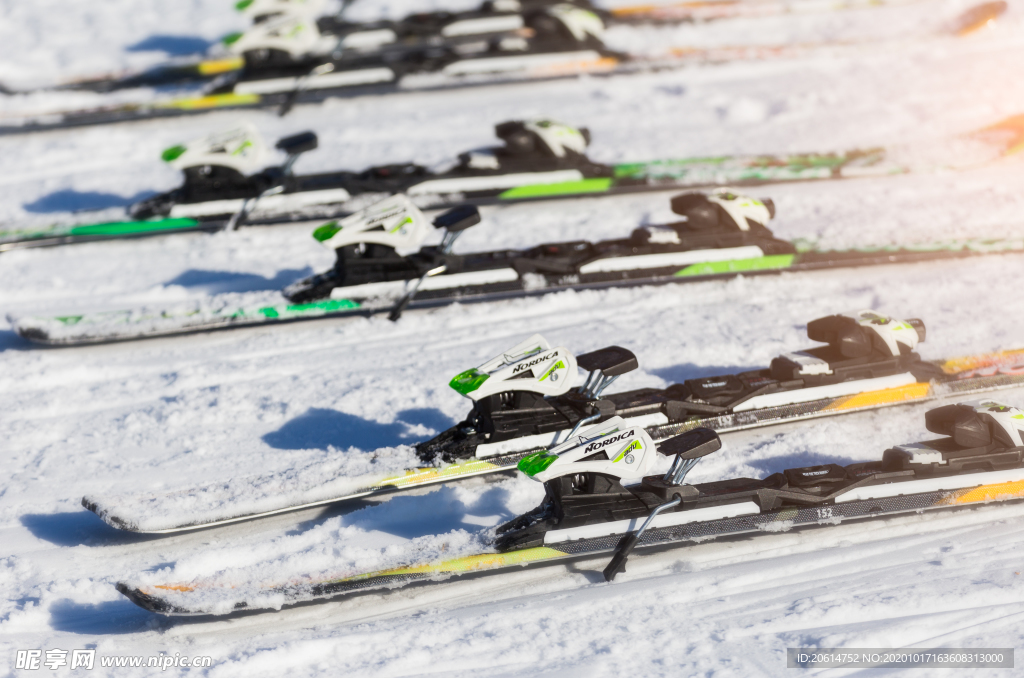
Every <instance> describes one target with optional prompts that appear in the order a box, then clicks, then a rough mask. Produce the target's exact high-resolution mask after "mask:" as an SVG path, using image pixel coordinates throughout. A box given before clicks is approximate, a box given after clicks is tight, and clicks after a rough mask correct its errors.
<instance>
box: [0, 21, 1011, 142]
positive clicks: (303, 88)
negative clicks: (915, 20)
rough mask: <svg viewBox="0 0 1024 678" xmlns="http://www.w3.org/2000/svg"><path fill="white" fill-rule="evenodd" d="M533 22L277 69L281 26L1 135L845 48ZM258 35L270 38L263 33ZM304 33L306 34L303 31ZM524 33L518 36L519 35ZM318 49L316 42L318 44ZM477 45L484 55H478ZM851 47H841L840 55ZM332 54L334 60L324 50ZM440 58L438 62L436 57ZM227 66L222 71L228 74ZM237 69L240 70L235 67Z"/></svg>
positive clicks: (16, 123) (5, 125) (283, 48)
mask: <svg viewBox="0 0 1024 678" xmlns="http://www.w3.org/2000/svg"><path fill="white" fill-rule="evenodd" d="M1005 10H1006V4H1005V3H1004V2H1001V1H997V2H987V3H984V4H982V5H979V6H977V7H974V8H972V9H971V10H969V11H968V12H967V13H965V14H964V15H962V16H961V17H959V18H958V19H957V20H956V21H954V22H953V24H952V26H951V27H950V29H949V31H948V32H949V33H952V34H953V35H966V34H970V33H973V32H975V31H976V30H978V29H979V28H981V27H984V26H988V25H990V24H992V23H993V22H994V21H995V20H996V19H997V18H998V17H999V16H1001V15H1002V14H1003V13H1004V12H1005ZM537 16H538V17H539V18H538V19H537V21H535V22H534V23H532V24H530V25H528V26H527V25H525V24H524V28H525V29H528V30H527V32H526V33H523V35H525V36H528V37H521V36H516V37H500V36H498V37H493V38H492V39H489V40H483V41H480V40H474V41H470V42H469V43H467V45H471V46H473V49H483V51H480V52H478V53H476V52H474V53H460V52H459V50H458V49H456V48H446V49H440V50H439V49H438V48H435V47H433V46H430V45H426V46H424V47H419V48H414V49H411V50H399V52H398V53H397V54H393V55H390V56H389V55H387V54H386V53H385V54H371V55H368V56H362V55H356V56H354V57H347V56H345V57H343V56H340V55H338V54H337V53H335V52H332V53H330V54H307V51H308V50H307V48H310V49H311V46H310V45H306V46H305V47H304V48H303V49H300V50H299V52H298V55H300V56H301V58H300V59H299V60H298V61H292V60H291V57H289V60H287V63H286V64H284V65H279V64H278V61H277V59H278V57H279V56H280V55H281V54H289V55H290V54H291V52H290V51H289V50H291V47H289V46H287V45H281V44H277V42H274V40H277V41H280V39H283V38H284V36H292V35H296V36H305V35H308V34H310V33H312V32H314V30H315V28H314V25H313V24H309V22H308V20H306V19H305V18H303V17H300V16H285V17H283V18H282V19H281V21H284V22H285V23H287V22H298V23H299V24H301V26H290V25H282V26H281V27H279V29H277V33H279V34H280V35H276V37H275V38H274V40H272V41H271V43H272V44H271V46H264V47H261V48H258V49H256V48H254V49H253V50H251V51H250V52H248V53H247V54H258V55H262V56H260V59H264V60H269V61H268V62H267V64H264V65H263V66H261V67H260V68H258V69H257V68H256V67H255V65H254V64H253V63H252V60H253V58H255V57H248V56H247V57H246V59H245V66H244V67H243V68H241V70H233V71H232V70H230V68H229V67H230V66H231V65H232V63H227V62H224V61H215V62H212V63H211V64H210V65H208V66H207V69H208V70H209V71H210V72H211V74H212V73H214V72H217V71H218V70H226V71H229V72H225V73H222V74H221V76H220V77H221V78H222V79H223V80H221V81H216V80H215V81H214V82H213V83H211V85H210V87H209V88H208V89H207V90H206V91H204V92H203V93H201V94H200V95H198V96H196V95H190V96H184V97H177V98H169V99H159V98H157V99H147V100H145V101H140V102H135V103H132V102H129V103H120V104H115V105H110V106H100V107H96V108H87V109H81V110H65V111H45V112H39V113H38V114H28V115H19V116H17V117H16V118H15V119H10V118H8V122H2V121H0V134H19V133H25V132H31V131H39V130H52V129H66V128H73V127H80V126H87V125H97V124H110V123H115V122H124V121H132V120H146V119H154V118H164V117H174V116H181V115H187V114H196V113H202V112H206V111H210V110H226V109H230V110H236V109H237V110H242V109H258V108H272V109H277V110H278V111H279V112H280V113H282V114H283V113H285V112H287V111H288V110H290V109H291V108H292V107H293V106H294V105H297V104H302V103H318V102H320V101H323V100H324V99H326V98H331V97H343V96H359V95H364V94H373V95H379V94H384V93H392V92H403V91H433V90H444V89H452V88H457V87H465V86H476V85H493V84H502V83H514V82H524V81H539V80H547V79H555V78H565V77H574V76H578V75H581V74H593V75H614V74H629V73H635V72H640V71H649V70H652V69H664V68H680V67H685V66H689V65H695V64H697V65H701V64H708V63H722V62H729V61H735V60H741V59H742V60H745V59H766V58H779V57H783V58H785V57H791V56H800V55H803V54H806V53H807V52H808V51H809V50H820V49H825V48H834V47H844V46H842V45H840V46H836V45H797V46H777V47H758V46H740V47H717V48H708V49H701V48H697V49H694V48H688V47H679V48H675V49H672V50H669V51H667V52H666V53H664V54H658V55H653V56H651V55H638V54H624V53H620V52H616V51H614V50H611V49H608V48H607V47H605V46H604V44H603V43H602V42H601V35H602V33H603V24H602V22H601V20H600V19H599V18H598V17H597V15H595V14H593V13H592V12H590V11H588V10H586V9H582V8H579V7H575V6H574V5H565V4H556V5H553V6H550V7H546V8H544V9H542V10H540V11H539V13H538V14H537ZM260 26H262V28H260V30H267V27H266V26H263V25H262V24H261V25H259V26H258V28H259V27H260ZM303 26H304V27H305V28H304V29H303V30H299V28H302V27H303ZM517 30H520V29H517ZM321 42H323V40H322V39H319V38H318V39H314V40H313V43H316V44H320V43H321ZM481 45H483V48H481ZM850 46H853V47H855V46H856V45H846V47H850ZM328 51H330V50H328ZM438 52H439V53H438ZM225 63H227V65H225ZM233 65H234V66H238V65H239V64H238V63H237V62H234V64H233Z"/></svg>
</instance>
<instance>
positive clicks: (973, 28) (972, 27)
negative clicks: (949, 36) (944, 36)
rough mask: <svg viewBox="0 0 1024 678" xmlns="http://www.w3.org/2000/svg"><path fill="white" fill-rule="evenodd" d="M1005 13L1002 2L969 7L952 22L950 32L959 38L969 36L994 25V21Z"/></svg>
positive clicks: (997, 1) (997, 0) (1000, 0)
mask: <svg viewBox="0 0 1024 678" xmlns="http://www.w3.org/2000/svg"><path fill="white" fill-rule="evenodd" d="M1005 13H1006V3H1005V2H1003V1H1002V0H996V1H995V2H983V3H981V4H980V5H975V6H974V7H971V8H970V9H968V10H967V11H965V12H964V13H963V14H961V15H960V16H959V17H957V19H956V20H955V21H954V22H953V30H952V32H953V33H954V34H955V35H957V36H959V37H963V36H965V35H971V34H972V33H976V32H978V31H980V30H981V29H983V28H988V27H989V26H992V25H994V24H995V22H996V19H998V18H999V17H1001V16H1002V15H1003V14H1005Z"/></svg>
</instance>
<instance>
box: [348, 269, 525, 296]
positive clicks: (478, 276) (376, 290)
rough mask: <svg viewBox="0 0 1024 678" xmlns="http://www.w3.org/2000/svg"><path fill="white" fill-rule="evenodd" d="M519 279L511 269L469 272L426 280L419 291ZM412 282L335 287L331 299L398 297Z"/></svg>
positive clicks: (436, 276)
mask: <svg viewBox="0 0 1024 678" xmlns="http://www.w3.org/2000/svg"><path fill="white" fill-rule="evenodd" d="M518 279H519V274H518V273H516V271H515V269H512V268H496V269H494V270H491V271H469V272H466V273H452V274H451V275H444V274H441V275H435V276H432V277H429V278H427V279H426V280H424V281H423V284H422V285H420V287H419V289H420V291H424V290H445V289H449V288H452V287H463V286H470V285H492V284H495V283H503V282H512V281H514V280H518ZM411 282H412V281H402V280H395V281H392V282H381V283H366V284H365V285H352V286H351V287H335V288H334V289H333V290H331V298H332V299H369V298H374V297H400V296H402V295H403V294H405V292H406V291H407V290H408V288H409V285H410V284H411Z"/></svg>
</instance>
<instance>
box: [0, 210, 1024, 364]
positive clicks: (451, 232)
mask: <svg viewBox="0 0 1024 678" xmlns="http://www.w3.org/2000/svg"><path fill="white" fill-rule="evenodd" d="M672 207H673V210H674V211H675V212H676V213H677V214H679V215H681V216H682V217H683V218H684V220H682V221H679V222H675V223H672V224H664V225H650V226H645V227H643V228H639V229H636V230H634V231H633V233H631V234H630V235H629V237H627V238H622V239H617V240H606V241H600V242H595V243H591V242H586V241H576V242H571V243H549V244H544V245H539V246H537V247H534V248H531V249H528V250H502V251H500V252H478V253H470V254H464V255H460V254H454V253H452V252H451V246H452V244H453V243H454V241H455V239H456V238H457V237H458V236H459V234H461V233H462V232H463V231H464V230H465V229H466V228H469V227H471V226H472V225H473V224H475V223H476V222H477V221H479V214H478V213H477V212H476V209H475V208H472V207H467V206H463V207H457V208H455V209H453V210H450V211H449V212H446V213H444V214H442V215H441V216H439V217H438V218H437V219H435V220H434V227H436V228H438V229H440V230H442V231H443V232H444V233H445V236H444V241H443V243H442V246H441V247H422V246H421V245H422V243H423V241H424V240H425V239H426V238H427V237H428V235H429V233H430V230H431V224H430V222H429V221H428V220H427V219H426V217H425V216H424V215H423V213H422V212H421V211H420V210H419V209H418V208H416V206H415V205H413V204H412V202H411V201H410V200H409V199H408V198H406V197H405V196H403V195H397V196H393V197H391V198H388V199H385V200H384V201H382V202H381V203H378V204H376V205H374V206H371V207H369V208H367V209H366V210H363V211H362V212H359V213H357V214H354V215H352V216H350V217H347V218H346V219H345V220H342V221H333V222H329V223H327V224H325V225H323V226H321V227H319V228H318V229H316V231H314V234H313V235H314V237H315V238H316V239H317V240H318V241H320V242H321V244H323V245H324V246H325V247H328V248H329V249H333V250H335V252H336V256H337V262H336V264H335V266H334V268H333V269H331V270H329V271H326V272H324V273H321V274H319V275H316V276H313V277H311V278H307V279H304V280H299V281H297V282H295V283H293V284H291V285H289V286H288V287H286V288H285V290H284V296H285V298H286V299H287V300H288V303H282V304H273V305H259V306H253V305H249V306H246V305H245V304H244V303H243V302H244V295H243V296H242V297H239V296H238V295H230V294H226V295H219V296H217V297H213V298H211V299H208V300H202V301H191V302H185V303H182V304H180V305H178V306H176V307H171V308H145V307H143V308H138V309H133V310H124V311H103V312H94V313H91V312H77V313H68V314H62V315H54V316H21V317H15V316H9V320H10V322H11V324H12V326H13V328H14V330H15V331H16V332H17V333H18V334H19V335H21V336H22V337H24V338H26V339H29V340H30V341H33V342H37V343H41V344H46V345H50V346H74V345H83V344H94V343H105V342H113V341H127V340H136V339H145V338H149V337H159V336H169V335H175V334H186V333H193V332H205V331H210V330H226V329H231V328H240V327H254V326H260V325H270V324H276V323H282V322H294V321H300V320H310V319H315V318H343V317H367V316H371V315H376V314H385V313H386V314H388V316H389V317H390V318H391V319H392V320H397V319H398V317H399V316H400V315H401V314H402V313H403V312H407V311H416V310H425V309H430V308H436V307H440V306H447V305H450V304H455V303H488V302H495V301H500V300H506V299H512V298H522V297H530V296H539V295H545V294H551V293H555V292H559V291H562V290H568V289H577V290H578V289H603V288H611V287H624V286H637V285H662V284H683V283H692V282H700V281H707V280H720V279H725V278H732V277H736V276H739V275H765V274H773V273H780V272H783V271H786V272H798V271H816V270H833V269H841V268H850V267H858V266H874V265H893V264H906V263H912V262H925V261H939V260H946V259H959V258H966V257H976V256H989V255H992V254H1009V253H1020V252H1024V238H1016V239H1009V240H957V241H951V242H937V243H918V244H913V245H905V246H880V247H863V248H856V249H847V250H824V249H815V248H813V247H805V246H801V247H797V246H796V245H794V244H793V243H790V242H787V241H785V240H780V239H778V238H776V237H775V236H774V235H773V234H772V232H771V231H770V230H769V229H768V228H767V227H766V226H765V225H764V224H766V223H768V221H769V220H770V219H771V218H772V217H773V216H774V206H773V205H772V203H771V201H770V200H767V199H766V200H764V201H760V200H756V199H753V198H748V197H745V196H742V195H739V194H737V193H733V192H731V191H728V190H721V191H719V192H717V193H714V194H710V195H704V194H700V193H686V194H682V195H678V196H676V197H675V198H673V199H672ZM417 247H419V250H418V251H417V250H416V248H417ZM402 250H404V251H412V252H413V253H412V254H408V255H405V256H401V255H399V254H398V251H402Z"/></svg>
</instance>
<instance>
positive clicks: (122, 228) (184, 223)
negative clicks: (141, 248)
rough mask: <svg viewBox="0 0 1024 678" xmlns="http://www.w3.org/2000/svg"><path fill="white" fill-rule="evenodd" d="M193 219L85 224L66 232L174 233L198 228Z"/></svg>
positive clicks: (93, 233)
mask: <svg viewBox="0 0 1024 678" xmlns="http://www.w3.org/2000/svg"><path fill="white" fill-rule="evenodd" d="M198 225H199V222H198V221H196V220H195V219H158V220H156V221H112V222H109V223H105V224H87V225H85V226H75V227H74V228H71V229H69V230H68V235H132V234H135V233H153V232H154V231H175V230H180V229H185V228H192V227H195V226H198Z"/></svg>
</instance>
